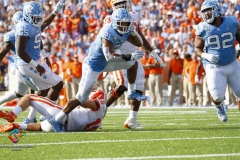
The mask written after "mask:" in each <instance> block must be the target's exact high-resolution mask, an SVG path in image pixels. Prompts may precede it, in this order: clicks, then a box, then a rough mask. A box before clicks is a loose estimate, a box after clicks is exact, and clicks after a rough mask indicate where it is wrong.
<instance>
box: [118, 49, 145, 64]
mask: <svg viewBox="0 0 240 160" xmlns="http://www.w3.org/2000/svg"><path fill="white" fill-rule="evenodd" d="M143 54H144V53H143V52H142V51H138V50H137V51H135V52H133V53H131V54H128V55H125V54H123V55H122V59H124V60H125V61H136V60H138V59H141V58H142V57H143Z"/></svg>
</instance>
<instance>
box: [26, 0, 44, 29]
mask: <svg viewBox="0 0 240 160" xmlns="http://www.w3.org/2000/svg"><path fill="white" fill-rule="evenodd" d="M43 16H44V12H43V9H42V7H41V6H40V4H39V3H37V2H34V1H30V2H27V3H25V4H24V6H23V18H24V19H25V20H26V21H27V22H29V23H30V24H32V25H33V26H35V27H41V25H42V23H43Z"/></svg>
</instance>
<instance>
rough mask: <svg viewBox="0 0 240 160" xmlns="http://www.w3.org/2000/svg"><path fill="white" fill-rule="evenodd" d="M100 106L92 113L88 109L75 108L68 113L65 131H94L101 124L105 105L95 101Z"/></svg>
mask: <svg viewBox="0 0 240 160" xmlns="http://www.w3.org/2000/svg"><path fill="white" fill-rule="evenodd" d="M96 101H98V102H99V104H100V106H99V108H98V110H96V111H92V110H91V109H88V108H83V107H80V108H79V109H78V108H76V109H74V110H73V111H72V112H70V113H69V115H68V118H67V131H68V132H71V131H95V130H96V129H97V128H98V127H99V126H100V125H101V122H102V118H103V116H104V115H105V113H106V103H105V102H103V101H100V100H98V99H96Z"/></svg>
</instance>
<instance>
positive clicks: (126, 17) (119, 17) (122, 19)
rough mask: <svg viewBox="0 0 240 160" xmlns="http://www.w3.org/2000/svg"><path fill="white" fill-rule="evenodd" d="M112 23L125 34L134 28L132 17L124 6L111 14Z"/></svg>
mask: <svg viewBox="0 0 240 160" xmlns="http://www.w3.org/2000/svg"><path fill="white" fill-rule="evenodd" d="M111 25H112V27H113V28H114V29H115V30H117V31H118V33H119V34H124V33H127V32H129V31H130V30H131V29H132V26H133V24H132V17H131V15H130V14H129V12H128V11H127V10H126V9H124V8H118V9H115V10H114V11H113V13H112V16H111Z"/></svg>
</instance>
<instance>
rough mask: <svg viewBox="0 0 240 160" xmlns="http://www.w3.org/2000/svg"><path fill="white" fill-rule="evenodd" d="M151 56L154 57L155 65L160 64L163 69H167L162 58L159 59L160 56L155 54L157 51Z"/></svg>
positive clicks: (153, 51)
mask: <svg viewBox="0 0 240 160" xmlns="http://www.w3.org/2000/svg"><path fill="white" fill-rule="evenodd" d="M150 54H151V55H152V56H153V57H154V60H155V63H157V62H159V64H160V67H161V68H163V67H165V64H164V63H163V60H162V58H161V57H159V55H158V54H157V53H156V52H155V50H152V52H151V53H150Z"/></svg>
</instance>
